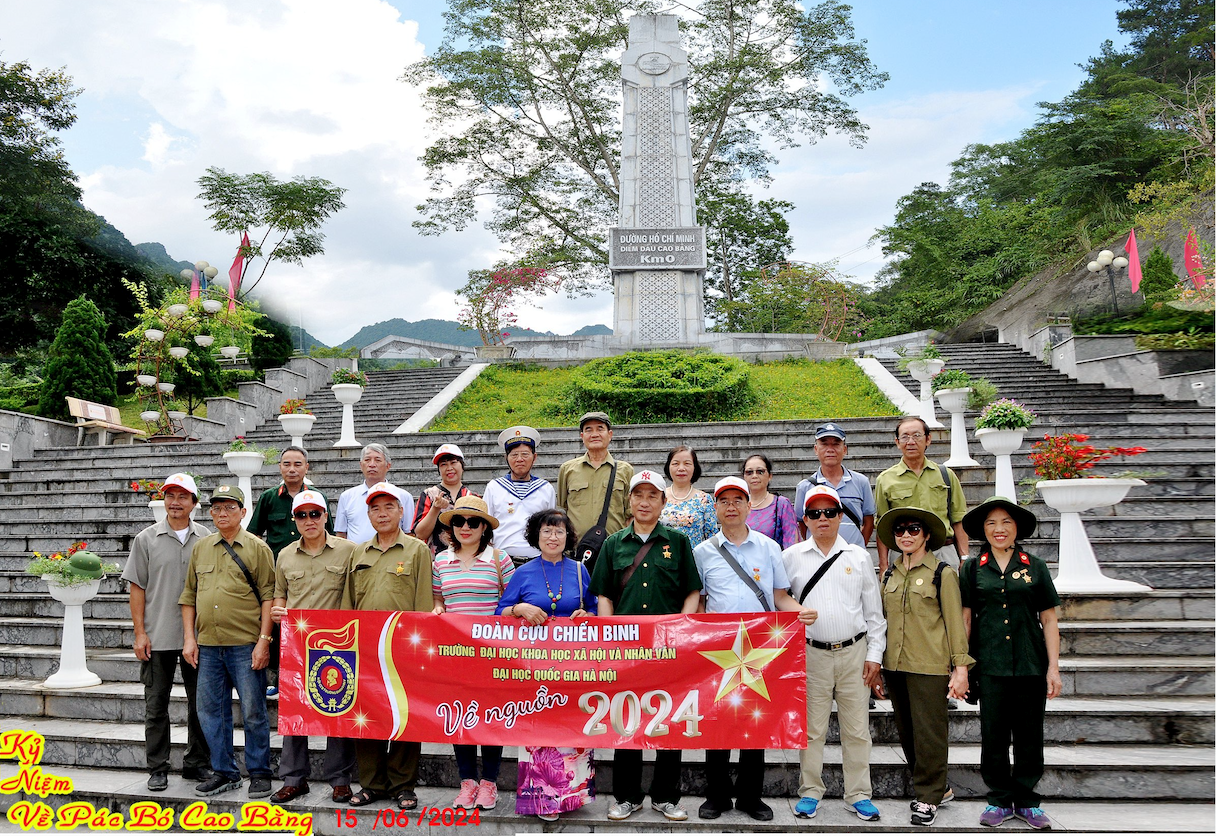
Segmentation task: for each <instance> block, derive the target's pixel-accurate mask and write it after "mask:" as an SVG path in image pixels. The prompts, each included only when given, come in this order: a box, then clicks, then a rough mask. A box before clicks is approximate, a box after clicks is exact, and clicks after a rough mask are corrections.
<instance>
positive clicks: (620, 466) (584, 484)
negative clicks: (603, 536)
mask: <svg viewBox="0 0 1216 836" xmlns="http://www.w3.org/2000/svg"><path fill="white" fill-rule="evenodd" d="M578 437H579V439H580V440H581V441H582V442H583V447H584V449H586V451H587V452H586V453H584V454H583V455H581V456H579V457H578V458H576V459H570V460H568V461H565V462H563V463H562V466H561V469H560V470H558V472H557V507H559V508H564V509H565V511H566V514H567V515H569V517H570V522H571V523H572V524H573V525H574V531H575V532H576V533H577V534H578V536H579V537H582V536H583V535H584V534H586V533H587V532H588V531H589V530H590V529H592V528H594V527H595V525H596V524H597V523H598V522H599V519H600V514H601V513H603V510H604V499H605V497H606V496H607V495H608V494H609V492H611V494H612V500H611V502H609V504H608V520H607V522H606V524H605V525H604V529H605V530H606V531H607V532H608V533H609V534H614V533H615V532H617V531H620V530H621V529H622V528H624V527H625V523H626V522H627V521H628V518H629V508H628V503H626V501H625V494H626V493H627V490H626V487H627V486H628V485H629V480H630V479H632V478H633V465H631V464H630V463H629V462H626V461H620V460H618V459H614V458H613V457H612V454H611V453H609V452H608V445H609V444H610V443H611V442H612V421H610V420H609V418H608V416H607V414H605V413H603V412H588V413H587V414H586V415H584V416H583V417H582V418H581V419H580V420H579V423H578ZM613 464H616V479H615V480H613V482H612V484H611V485H609V484H608V481H609V475H610V474H611V473H612V465H613Z"/></svg>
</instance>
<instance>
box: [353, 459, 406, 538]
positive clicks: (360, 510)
mask: <svg viewBox="0 0 1216 836" xmlns="http://www.w3.org/2000/svg"><path fill="white" fill-rule="evenodd" d="M392 466H393V457H392V456H390V455H389V452H388V448H387V447H385V446H384V445H383V444H369V445H367V446H366V447H364V448H363V452H362V453H361V454H360V455H359V470H360V471H361V472H362V473H363V482H362V484H359V485H355V486H354V487H353V488H347V489H346V490H345V491H343V492H342V496H340V497H338V510H337V512H336V513H335V515H334V531H335V533H336V534H337V535H338V536H339V537H345V538H346V539H347V540H350V541H351V542H352V543H365V542H367V541H368V540H370V539H371V538H372V536H373V535H375V533H376V529H375V528H374V527H373V526H372V524H371V521H370V520H368V518H367V495H368V492H369V491H370V490H371V488H372V485H375V484H377V483H379V482H383V481H384V480H385V479H386V478H387V477H388V471H389V468H391V467H392ZM398 494H399V495H400V499H401V507H402V509H403V510H404V513H403V515H402V517H401V530H402V531H405V532H408V531H409V530H410V527H411V525H412V523H413V520H414V497H413V496H412V495H411V494H410V492H409V491H407V490H405V489H402V488H399V489H398Z"/></svg>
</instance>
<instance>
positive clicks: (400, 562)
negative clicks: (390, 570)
mask: <svg viewBox="0 0 1216 836" xmlns="http://www.w3.org/2000/svg"><path fill="white" fill-rule="evenodd" d="M397 574H398V575H404V574H405V561H403V560H398V561H397Z"/></svg>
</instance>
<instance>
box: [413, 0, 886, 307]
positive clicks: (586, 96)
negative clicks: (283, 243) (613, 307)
mask: <svg viewBox="0 0 1216 836" xmlns="http://www.w3.org/2000/svg"><path fill="white" fill-rule="evenodd" d="M658 8H659V6H658V5H657V4H655V3H653V2H651V0H642V2H640V3H638V4H633V5H627V4H626V3H625V2H623V0H600V2H587V0H584V2H556V0H539V2H538V0H452V1H451V2H450V3H449V7H448V12H447V13H446V14H445V18H446V21H447V25H446V30H445V36H444V40H443V41H442V43H440V45H439V46H438V47H437V48H436V49H435V51H434V52H433V53H432V54H431V55H429V56H428V57H426V58H424V59H423V60H422V61H420V62H418V63H416V64H414V65H412V66H410V67H408V68H407V69H406V73H405V80H406V81H409V82H411V83H413V84H416V85H419V86H423V85H425V92H424V93H423V98H424V102H425V104H426V106H427V108H428V109H429V111H430V113H431V115H432V117H433V122H434V123H435V124H436V125H439V126H457V125H458V126H460V128H459V129H458V132H457V131H456V129H449V132H447V133H446V134H445V135H442V136H440V138H439V139H437V140H436V141H435V142H433V143H432V144H431V145H430V146H429V147H428V148H427V149H426V151H425V152H424V154H423V157H422V160H423V164H424V165H425V166H426V168H427V172H428V179H429V180H430V183H431V189H432V196H431V197H430V198H429V199H428V200H427V201H426V203H424V204H423V205H421V206H420V207H419V211H420V212H421V214H422V218H421V219H420V220H419V221H416V222H415V226H417V227H418V228H419V229H420V230H421V231H422V232H423V233H424V234H438V233H441V232H443V231H445V230H448V229H463V228H464V227H466V226H467V225H468V224H469V223H471V222H473V221H474V220H475V219H476V218H477V216H478V212H479V209H480V207H481V206H482V205H483V204H484V202H485V201H486V200H487V199H489V200H490V201H491V202H492V203H493V206H494V208H493V210H492V212H493V214H492V217H491V218H490V220H489V221H488V222H487V226H488V227H489V228H490V229H491V230H492V231H493V232H494V233H495V234H496V235H497V236H498V237H499V239H500V240H501V241H502V242H503V243H504V244H505V245H506V246H507V247H509V248H510V249H511V250H512V251H513V252H515V253H517V254H518V255H520V256H521V257H522V256H524V255H525V254H526V256H527V260H528V261H529V262H530V263H533V264H537V265H539V266H542V267H546V268H549V269H559V270H560V271H562V275H563V278H564V280H565V282H566V286H567V288H568V289H571V290H578V289H587V288H591V287H599V286H602V284H603V282H604V281H605V278H604V277H605V275H606V271H605V270H604V269H603V266H604V265H605V264H606V263H607V250H606V242H605V229H606V227H608V226H609V225H611V224H612V223H613V222H614V221H615V217H616V213H617V207H618V203H619V189H620V177H621V173H620V146H621V126H620V112H621V105H620V98H619V97H620V64H619V59H620V54H621V51H622V50H623V49H624V48H625V46H626V41H627V34H628V17H629V15H630V14H631V13H649V12H654V11H656V10H657V9H658ZM686 8H688V9H689V10H690V11H691V14H689V15H688V16H686V17H685V18H684V20H683V22H682V24H681V25H682V27H683V30H684V33H685V38H686V41H687V47H688V52H689V65H690V79H689V128H690V133H691V136H690V140H691V147H692V156H693V160H692V165H693V179H694V181H695V182H694V187H696V188H697V192H698V194H702V193H703V192H702V189H701V186H702V185H703V184H706V183H725V182H727V181H730V180H733V179H748V178H756V179H761V180H763V179H765V178H766V177H767V176H768V167H769V165H770V164H771V163H772V162H773V161H774V156H773V154H772V152H771V151H770V150H769V147H770V146H776V147H778V148H784V147H790V146H794V145H797V144H798V143H799V142H803V141H805V142H814V141H815V140H817V139H818V138H820V137H822V136H825V135H826V134H828V133H829V132H839V133H843V134H845V135H846V136H848V137H849V139H850V140H851V141H852V142H853V143H854V144H858V145H859V144H860V143H862V142H863V141H864V137H865V131H866V126H865V125H864V124H863V123H862V122H861V121H860V119H858V117H857V113H856V111H855V110H854V109H853V108H852V106H851V105H850V104H849V101H848V99H849V97H852V96H855V95H857V94H859V93H861V92H862V91H863V90H867V89H874V88H877V87H879V86H881V85H882V84H883V83H884V82H885V81H886V79H887V76H886V74H885V73H880V72H878V71H877V70H876V69H875V68H874V66H873V64H872V63H871V62H870V59H869V56H868V55H867V53H866V47H865V41H863V40H859V39H857V38H856V37H855V36H854V32H853V27H852V23H851V20H850V10H849V7H848V6H846V5H843V4H841V3H838V2H835V0H825V1H824V2H820V3H818V4H816V5H813V6H808V7H806V8H803V7H802V6H801V5H800V4H799V3H797V2H796V1H795V0H702V2H699V3H696V4H694V5H692V6H688V7H686Z"/></svg>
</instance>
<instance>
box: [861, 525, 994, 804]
mask: <svg viewBox="0 0 1216 836" xmlns="http://www.w3.org/2000/svg"><path fill="white" fill-rule="evenodd" d="M878 537H879V539H880V540H881V541H882V542H883V544H884V545H886V547H887V548H888V549H889V550H890V551H891V554H892V555H896V554H898V555H899V557H898V559H893V560H892V561H891V565H890V568H889V569H888V570H887V573H886V575H885V576H884V577H883V581H882V603H883V611H884V612H885V614H886V617H887V648H886V652H885V653H884V655H883V663H882V666H883V681H884V683H885V686H886V691H887V695H888V696H889V697H890V698H891V708H892V710H893V712H894V715H895V727H896V729H897V730H898V731H899V742H900V745H901V746H902V747H903V751H904V757H905V759H906V760H907V762H908V768H909V769H910V770H911V772H912V787H913V790H914V792H915V795H916V800H915V801H913V802H912V824H914V825H921V826H928V825H931V824H933V822H934V821H935V820H936V818H937V808H938V806H939V805H941V804H942V803H943V802H946V801H949V800H951V799H952V798H953V797H954V795H953V792H952V791H951V790H950V788H949V787H948V786H947V784H946V765H947V762H948V760H949V744H948V736H947V733H948V725H949V723H948V711H949V709H948V706H947V702H946V700H947V698H948V697H956V698H961V697H962V696H963V695H964V694H966V692H967V668H968V666H969V665H971V664H973V663H974V661H975V660H974V659H972V658H971V656H970V655H969V654H968V653H967V632H966V628H965V627H964V626H963V608H962V601H961V599H960V596H959V586H958V575H957V574H955V571H954V570H953V569H951V568H950V567H949V566H947V565H946V564H944V563H939V562H938V560H937V557H936V556H935V555H934V554H933V551H932V550H933V549H934V548H940V547H941V546H942V545H943V544H944V543H945V542H946V537H947V534H946V526H945V523H943V522H942V521H941V518H940V517H938V516H937V514H934V513H933V512H932V511H927V510H925V509H924V508H892V509H891V510H890V511H888V512H887V513H885V514H883V516H882V519H880V520H879V521H878ZM880 696H881V693H880Z"/></svg>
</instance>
